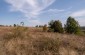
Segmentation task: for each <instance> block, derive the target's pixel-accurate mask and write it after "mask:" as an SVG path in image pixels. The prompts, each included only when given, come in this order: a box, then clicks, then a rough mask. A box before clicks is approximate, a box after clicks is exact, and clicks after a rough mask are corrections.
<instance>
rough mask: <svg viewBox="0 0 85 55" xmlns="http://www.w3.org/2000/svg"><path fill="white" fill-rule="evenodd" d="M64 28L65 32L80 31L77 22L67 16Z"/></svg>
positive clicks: (75, 32)
mask: <svg viewBox="0 0 85 55" xmlns="http://www.w3.org/2000/svg"><path fill="white" fill-rule="evenodd" d="M65 30H66V32H67V33H71V34H72V33H74V34H79V33H80V32H81V30H80V26H79V24H78V22H77V21H76V20H75V19H74V18H72V17H69V18H68V19H67V23H66V25H65Z"/></svg>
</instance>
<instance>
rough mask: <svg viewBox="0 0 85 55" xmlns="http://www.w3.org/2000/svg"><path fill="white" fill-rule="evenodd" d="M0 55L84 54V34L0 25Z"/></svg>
mask: <svg viewBox="0 0 85 55" xmlns="http://www.w3.org/2000/svg"><path fill="white" fill-rule="evenodd" d="M0 55H85V36H77V35H74V34H60V33H53V32H43V31H42V28H33V27H28V28H24V27H18V28H16V27H0Z"/></svg>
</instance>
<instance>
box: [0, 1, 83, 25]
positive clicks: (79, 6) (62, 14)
mask: <svg viewBox="0 0 85 55" xmlns="http://www.w3.org/2000/svg"><path fill="white" fill-rule="evenodd" d="M84 5H85V0H0V24H4V25H13V24H14V23H15V24H20V22H22V21H23V22H24V23H25V25H26V26H35V25H37V24H38V25H43V24H47V23H48V22H49V21H50V20H60V21H61V22H62V23H63V24H65V22H66V19H67V18H68V17H69V16H72V17H74V18H75V19H76V20H77V21H78V22H79V24H80V25H81V26H85V24H84V23H85V6H84Z"/></svg>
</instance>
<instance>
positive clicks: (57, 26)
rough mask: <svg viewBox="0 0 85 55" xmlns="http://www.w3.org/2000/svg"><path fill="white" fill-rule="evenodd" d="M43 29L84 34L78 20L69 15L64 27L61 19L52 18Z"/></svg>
mask: <svg viewBox="0 0 85 55" xmlns="http://www.w3.org/2000/svg"><path fill="white" fill-rule="evenodd" d="M43 31H48V32H58V33H69V34H82V33H83V32H82V31H81V29H80V25H79V23H78V21H76V20H75V18H73V17H68V19H67V21H66V24H65V25H64V27H63V26H62V23H61V21H60V20H51V21H50V22H49V23H48V29H47V26H46V25H44V26H43Z"/></svg>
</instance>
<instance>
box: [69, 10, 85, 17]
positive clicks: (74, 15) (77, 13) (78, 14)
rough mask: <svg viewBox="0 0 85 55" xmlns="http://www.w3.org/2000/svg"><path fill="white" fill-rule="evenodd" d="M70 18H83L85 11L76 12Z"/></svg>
mask: <svg viewBox="0 0 85 55" xmlns="http://www.w3.org/2000/svg"><path fill="white" fill-rule="evenodd" d="M70 16H73V17H82V16H85V10H80V11H77V12H74V13H72V14H71V15H70Z"/></svg>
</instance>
